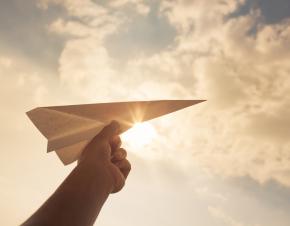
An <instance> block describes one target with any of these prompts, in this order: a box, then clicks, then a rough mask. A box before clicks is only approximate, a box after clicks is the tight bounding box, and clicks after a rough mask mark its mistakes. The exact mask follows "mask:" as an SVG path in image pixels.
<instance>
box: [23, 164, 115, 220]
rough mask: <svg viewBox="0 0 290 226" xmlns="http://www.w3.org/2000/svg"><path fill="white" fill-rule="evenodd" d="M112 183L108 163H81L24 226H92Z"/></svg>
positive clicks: (110, 189)
mask: <svg viewBox="0 0 290 226" xmlns="http://www.w3.org/2000/svg"><path fill="white" fill-rule="evenodd" d="M112 186H113V185H112V181H111V179H110V175H109V173H108V171H107V170H106V168H105V166H103V165H100V166H96V165H89V164H80V165H78V166H77V167H76V168H75V169H74V170H73V171H72V172H71V173H70V175H69V176H68V177H67V178H66V180H65V181H64V182H63V183H62V184H61V185H60V187H59V188H58V189H57V190H56V191H55V193H54V194H53V195H52V196H51V197H50V198H49V199H48V200H47V201H46V202H45V203H44V205H43V206H42V207H41V208H40V209H39V210H38V211H37V212H36V213H35V214H34V215H33V216H32V217H30V218H29V219H28V220H27V221H26V222H25V223H24V224H23V226H38V225H42V226H46V225H47V226H49V225H58V226H67V225H70V226H91V225H93V223H94V221H95V219H96V217H97V215H98V214H99V212H100V210H101V207H102V206H103V204H104V202H105V201H106V199H107V198H108V196H109V194H110V192H111V191H112Z"/></svg>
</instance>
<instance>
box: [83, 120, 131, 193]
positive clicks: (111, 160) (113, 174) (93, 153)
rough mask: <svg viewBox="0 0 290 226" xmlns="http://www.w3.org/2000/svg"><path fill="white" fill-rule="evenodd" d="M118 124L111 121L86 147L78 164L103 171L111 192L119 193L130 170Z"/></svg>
mask: <svg viewBox="0 0 290 226" xmlns="http://www.w3.org/2000/svg"><path fill="white" fill-rule="evenodd" d="M119 133H120V124H119V123H118V122H116V121H112V122H111V123H110V124H109V125H108V126H106V127H104V128H103V130H102V131H101V132H100V133H99V134H98V135H97V136H96V137H94V139H93V140H92V141H91V142H90V143H89V144H88V145H87V146H86V148H85V149H84V151H83V154H82V156H81V159H80V161H79V164H87V165H90V166H92V167H93V169H94V170H98V169H100V167H101V169H102V170H104V172H103V173H105V174H107V176H108V180H111V183H112V191H111V193H115V192H118V191H120V190H121V189H122V188H123V187H124V185H125V180H126V178H127V176H128V174H129V172H130V170H131V165H130V162H129V161H128V160H127V159H126V156H127V152H126V150H125V149H123V148H120V147H121V139H120V137H119V136H118V135H119Z"/></svg>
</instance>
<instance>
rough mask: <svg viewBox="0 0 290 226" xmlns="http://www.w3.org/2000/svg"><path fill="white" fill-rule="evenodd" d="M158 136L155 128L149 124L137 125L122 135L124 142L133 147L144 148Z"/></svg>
mask: <svg viewBox="0 0 290 226" xmlns="http://www.w3.org/2000/svg"><path fill="white" fill-rule="evenodd" d="M156 136H157V133H156V130H155V128H154V127H153V126H152V125H151V124H150V123H148V122H143V123H139V122H138V123H135V124H134V126H133V127H132V128H131V129H129V130H128V131H127V132H125V133H123V134H122V135H121V137H122V140H123V141H124V142H125V143H127V144H128V145H130V146H132V147H136V148H138V147H143V146H145V145H147V144H149V143H150V142H152V140H153V139H154V138H155V137H156Z"/></svg>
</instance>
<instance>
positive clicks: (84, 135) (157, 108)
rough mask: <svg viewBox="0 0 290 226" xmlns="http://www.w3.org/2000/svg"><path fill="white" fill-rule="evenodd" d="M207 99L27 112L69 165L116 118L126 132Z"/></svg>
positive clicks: (45, 109)
mask: <svg viewBox="0 0 290 226" xmlns="http://www.w3.org/2000/svg"><path fill="white" fill-rule="evenodd" d="M203 101H204V100H158V101H131V102H113V103H99V104H83V105H67V106H54V107H39V108H35V109H33V110H31V111H29V112H27V115H28V117H29V118H30V119H31V121H32V122H33V123H34V125H35V126H36V127H37V129H38V130H39V131H40V132H41V133H42V134H43V135H44V136H45V137H46V138H47V140H48V144H47V151H48V152H50V151H56V153H57V155H58V156H59V158H60V159H61V161H62V162H63V163H64V164H65V165H66V164H69V163H72V162H74V161H75V160H77V159H78V158H79V156H80V154H81V153H82V151H83V149H84V147H85V146H86V145H87V144H88V143H89V142H90V141H91V140H92V139H93V138H94V137H95V136H96V135H97V134H98V133H99V132H100V131H101V130H102V129H103V127H104V126H105V125H107V124H108V123H110V122H111V121H112V120H117V121H118V122H119V123H120V124H121V130H122V132H124V131H126V130H127V129H129V128H131V127H132V126H133V125H134V123H136V122H144V121H147V120H151V119H154V118H157V117H160V116H162V115H165V114H169V113H172V112H174V111H177V110H180V109H183V108H186V107H189V106H191V105H194V104H198V103H200V102H203Z"/></svg>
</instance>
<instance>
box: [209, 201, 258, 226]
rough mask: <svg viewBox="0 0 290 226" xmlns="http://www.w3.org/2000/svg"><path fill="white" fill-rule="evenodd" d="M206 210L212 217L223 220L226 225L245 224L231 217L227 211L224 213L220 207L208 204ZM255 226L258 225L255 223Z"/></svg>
mask: <svg viewBox="0 0 290 226" xmlns="http://www.w3.org/2000/svg"><path fill="white" fill-rule="evenodd" d="M208 211H209V213H210V214H211V215H212V216H213V217H215V218H217V219H219V220H221V221H223V222H224V223H225V224H226V225H227V226H246V225H247V224H244V223H242V222H240V221H237V220H236V219H234V218H232V217H231V216H229V215H228V214H227V213H225V212H224V211H223V210H222V209H221V208H218V207H213V206H209V207H208ZM247 226H248V225H247ZM255 226H258V225H255Z"/></svg>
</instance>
